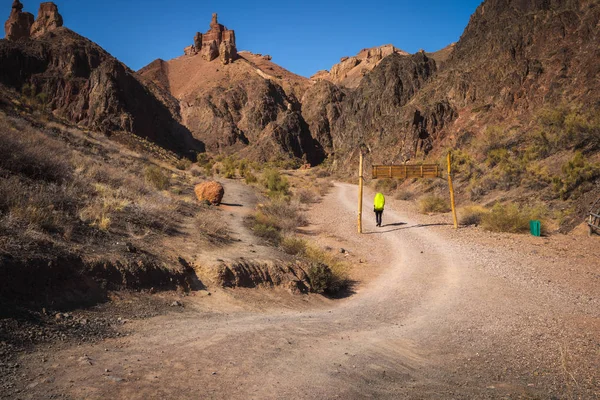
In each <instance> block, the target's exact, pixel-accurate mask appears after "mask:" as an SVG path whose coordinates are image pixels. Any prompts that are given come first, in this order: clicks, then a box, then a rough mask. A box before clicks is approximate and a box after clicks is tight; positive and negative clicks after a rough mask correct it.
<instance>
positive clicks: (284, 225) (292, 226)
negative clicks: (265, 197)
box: [259, 200, 308, 232]
mask: <svg viewBox="0 0 600 400" xmlns="http://www.w3.org/2000/svg"><path fill="white" fill-rule="evenodd" d="M259 213H261V214H262V215H263V216H265V217H266V218H267V219H268V220H269V221H270V222H271V224H272V225H274V226H276V227H278V228H279V229H280V230H282V231H284V232H292V231H294V230H296V228H298V227H300V226H306V225H307V224H308V221H307V220H306V216H305V215H304V214H303V213H302V212H301V211H300V207H299V206H298V203H295V202H286V201H277V200H276V201H271V202H269V203H267V204H264V205H263V206H262V207H260V210H259Z"/></svg>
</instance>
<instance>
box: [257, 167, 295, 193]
mask: <svg viewBox="0 0 600 400" xmlns="http://www.w3.org/2000/svg"><path fill="white" fill-rule="evenodd" d="M262 184H263V186H264V187H265V188H266V189H267V190H268V193H267V194H268V195H269V197H275V198H277V197H283V196H287V195H288V194H289V188H290V185H289V183H288V180H287V179H286V178H285V177H284V176H282V175H281V173H280V172H279V171H277V170H275V169H268V170H266V171H265V172H263V177H262Z"/></svg>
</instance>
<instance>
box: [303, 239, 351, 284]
mask: <svg viewBox="0 0 600 400" xmlns="http://www.w3.org/2000/svg"><path fill="white" fill-rule="evenodd" d="M304 256H305V258H306V259H307V260H308V261H309V262H310V267H309V270H308V279H309V280H310V285H311V289H312V291H313V292H315V293H328V294H336V293H338V292H340V291H341V290H343V289H345V288H347V287H348V285H349V282H350V281H349V278H348V266H347V265H346V264H344V263H342V262H339V261H337V260H335V259H334V258H333V257H332V256H330V255H329V254H327V253H326V252H324V251H323V250H321V249H320V248H317V247H314V246H311V245H307V246H306V249H305V251H304Z"/></svg>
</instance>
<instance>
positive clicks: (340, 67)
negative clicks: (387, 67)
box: [311, 44, 408, 88]
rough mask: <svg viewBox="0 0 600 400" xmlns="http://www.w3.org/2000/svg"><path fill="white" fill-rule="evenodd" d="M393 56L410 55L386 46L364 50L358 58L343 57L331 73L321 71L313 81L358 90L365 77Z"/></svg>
mask: <svg viewBox="0 0 600 400" xmlns="http://www.w3.org/2000/svg"><path fill="white" fill-rule="evenodd" d="M391 54H400V55H403V56H406V55H408V53H407V52H405V51H402V50H400V49H397V48H396V47H394V46H392V45H391V44H386V45H383V46H379V47H372V48H370V49H362V50H361V51H360V52H359V53H358V54H357V55H356V56H353V57H342V58H341V59H340V62H339V63H338V64H335V65H334V66H333V67H331V71H319V72H317V73H316V74H315V75H313V76H312V77H311V80H313V81H319V80H328V81H330V82H333V83H335V84H336V85H340V86H344V87H348V88H356V87H358V85H359V84H360V82H361V80H362V78H363V76H365V75H366V74H368V73H369V72H371V71H372V70H373V69H374V68H375V67H376V66H377V65H379V63H380V62H381V60H383V59H384V58H385V57H387V56H389V55H391Z"/></svg>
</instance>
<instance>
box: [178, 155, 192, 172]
mask: <svg viewBox="0 0 600 400" xmlns="http://www.w3.org/2000/svg"><path fill="white" fill-rule="evenodd" d="M191 166H192V161H190V160H188V159H187V158H182V159H180V160H177V161H176V162H175V168H177V169H178V170H180V171H185V170H187V169H189V168H190V167H191Z"/></svg>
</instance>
